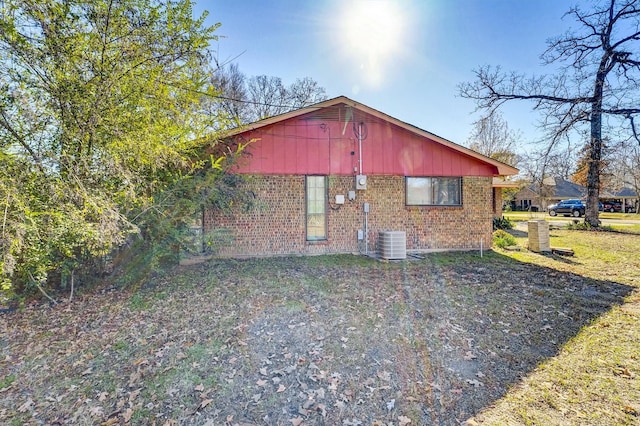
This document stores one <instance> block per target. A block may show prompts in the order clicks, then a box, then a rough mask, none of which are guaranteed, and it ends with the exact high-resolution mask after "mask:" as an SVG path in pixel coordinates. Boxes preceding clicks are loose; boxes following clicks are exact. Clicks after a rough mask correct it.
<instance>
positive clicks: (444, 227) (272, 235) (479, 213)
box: [205, 175, 493, 256]
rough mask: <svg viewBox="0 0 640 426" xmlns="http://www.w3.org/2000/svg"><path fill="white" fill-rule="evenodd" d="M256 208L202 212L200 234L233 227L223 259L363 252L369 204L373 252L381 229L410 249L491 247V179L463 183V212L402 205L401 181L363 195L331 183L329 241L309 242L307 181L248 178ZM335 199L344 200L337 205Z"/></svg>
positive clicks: (371, 181) (348, 180)
mask: <svg viewBox="0 0 640 426" xmlns="http://www.w3.org/2000/svg"><path fill="white" fill-rule="evenodd" d="M247 185H250V187H251V188H252V190H253V192H254V193H255V194H256V198H257V202H256V205H255V206H254V207H253V208H252V209H251V210H250V211H248V212H241V211H234V212H232V213H226V214H220V213H215V212H213V211H207V212H206V213H205V229H207V230H208V229H212V228H223V229H230V230H231V231H232V234H233V238H234V239H233V242H232V243H230V244H228V245H225V246H224V247H222V248H221V249H220V251H219V253H218V254H219V255H221V256H264V255H285V254H299V255H307V254H324V253H358V252H364V251H365V249H366V245H365V242H364V241H361V242H359V241H358V240H357V231H358V229H362V230H364V229H365V225H364V221H365V213H364V212H363V203H365V202H366V203H369V205H370V212H369V214H368V228H369V232H368V241H369V243H368V250H369V251H375V246H376V242H377V239H378V232H379V231H405V232H406V234H407V250H413V251H429V250H457V249H477V248H479V247H480V241H481V240H482V241H483V244H484V246H485V247H487V246H490V245H491V232H492V217H493V205H492V201H493V197H492V187H491V178H490V177H464V178H463V180H462V200H463V201H462V206H459V207H435V206H434V207H427V206H406V205H405V184H404V177H402V176H368V181H367V189H366V190H364V191H356V199H355V200H353V201H349V200H348V197H347V194H348V191H349V190H353V189H354V177H353V176H330V177H329V178H328V187H329V188H328V189H329V197H328V199H329V207H328V208H327V215H328V228H327V230H328V239H327V240H326V241H313V242H310V241H306V234H305V232H306V231H305V178H304V176H273V175H265V176H253V177H251V178H250V179H249V182H248V183H247ZM336 194H342V195H344V196H345V203H344V204H343V205H336V204H335V196H336Z"/></svg>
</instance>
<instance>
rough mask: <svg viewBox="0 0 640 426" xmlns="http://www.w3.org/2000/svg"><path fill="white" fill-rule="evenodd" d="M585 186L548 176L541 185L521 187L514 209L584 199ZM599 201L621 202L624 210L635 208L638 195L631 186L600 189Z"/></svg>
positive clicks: (542, 208) (539, 208)
mask: <svg viewBox="0 0 640 426" xmlns="http://www.w3.org/2000/svg"><path fill="white" fill-rule="evenodd" d="M586 196H587V188H586V187H584V186H582V185H579V184H577V183H574V182H571V181H568V180H566V179H562V178H558V177H548V178H545V179H544V180H543V181H542V186H540V185H538V184H531V185H529V186H528V187H525V188H522V189H521V190H520V191H518V192H517V193H516V195H515V197H514V201H513V205H512V207H513V209H514V210H531V211H546V210H547V206H549V205H551V204H556V203H558V202H559V201H561V200H570V199H585V198H586ZM599 198H600V201H601V202H603V203H604V202H607V201H616V202H619V203H621V205H622V208H623V209H624V211H630V210H635V206H636V204H637V200H638V195H637V194H636V193H635V191H633V190H632V189H631V188H627V187H624V188H622V189H621V190H620V191H613V190H609V189H602V190H600V197H599Z"/></svg>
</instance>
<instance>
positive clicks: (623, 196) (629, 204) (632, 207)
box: [612, 186, 640, 212]
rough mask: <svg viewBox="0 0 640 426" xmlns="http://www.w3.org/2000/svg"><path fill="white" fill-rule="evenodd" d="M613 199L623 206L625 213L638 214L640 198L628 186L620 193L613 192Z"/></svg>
mask: <svg viewBox="0 0 640 426" xmlns="http://www.w3.org/2000/svg"><path fill="white" fill-rule="evenodd" d="M612 195H613V197H612V198H614V199H615V200H616V201H619V202H620V203H621V204H622V211H624V212H638V211H639V210H640V209H639V208H638V207H639V206H638V204H639V203H640V196H639V195H638V193H637V192H636V191H634V190H633V189H632V188H630V187H628V186H624V187H623V188H622V189H620V190H619V191H615V192H613V194H612Z"/></svg>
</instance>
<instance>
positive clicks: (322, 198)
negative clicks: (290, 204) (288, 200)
mask: <svg viewBox="0 0 640 426" xmlns="http://www.w3.org/2000/svg"><path fill="white" fill-rule="evenodd" d="M306 194H307V240H309V241H318V240H326V239H327V177H326V176H307V183H306Z"/></svg>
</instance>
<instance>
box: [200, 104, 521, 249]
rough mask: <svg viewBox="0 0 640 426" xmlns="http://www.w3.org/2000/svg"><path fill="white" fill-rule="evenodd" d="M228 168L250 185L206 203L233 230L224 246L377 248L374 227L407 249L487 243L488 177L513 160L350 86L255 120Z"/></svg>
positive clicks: (215, 220) (207, 223)
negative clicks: (376, 102) (430, 128)
mask: <svg viewBox="0 0 640 426" xmlns="http://www.w3.org/2000/svg"><path fill="white" fill-rule="evenodd" d="M230 137H231V138H235V139H236V140H238V141H241V142H242V141H244V142H243V143H246V142H247V141H253V142H252V143H250V144H249V145H248V146H247V148H246V154H247V155H245V156H244V158H243V159H242V160H241V161H240V162H239V163H238V164H237V165H236V166H235V168H234V169H233V171H232V172H233V173H239V174H242V175H245V176H246V177H247V179H246V183H245V185H247V187H248V188H250V189H251V190H252V191H253V193H254V194H255V196H256V203H255V206H253V207H252V208H251V209H250V210H248V211H243V210H242V209H236V210H235V211H232V212H217V211H214V210H208V211H206V212H205V214H204V228H205V231H210V230H215V229H226V230H230V231H231V234H232V235H233V242H232V243H230V244H228V245H225V246H223V247H221V248H220V250H219V252H218V255H220V256H233V257H238V256H273V255H311V254H326V253H363V254H372V253H375V251H376V247H377V245H378V243H379V235H380V232H381V231H401V232H404V235H405V238H406V250H407V251H416V252H420V251H431V250H469V249H477V248H480V247H481V245H483V244H484V246H485V247H486V246H490V245H491V239H492V218H493V216H494V213H495V206H501V204H502V203H501V200H498V197H499V196H500V194H501V192H500V188H498V187H496V188H494V187H493V185H492V181H493V178H494V177H498V176H508V175H514V174H516V173H517V172H518V170H517V169H515V168H513V167H511V166H509V165H506V164H503V163H501V162H499V161H496V160H493V159H490V158H488V157H485V156H483V155H481V154H478V153H477V152H475V151H472V150H470V149H468V148H465V147H462V146H460V145H457V144H455V143H453V142H450V141H448V140H446V139H443V138H441V137H439V136H436V135H434V134H432V133H429V132H427V131H425V130H422V129H419V128H417V127H415V126H412V125H410V124H408V123H405V122H403V121H401V120H398V119H396V118H393V117H391V116H389V115H386V114H384V113H382V112H380V111H377V110H375V109H373V108H370V107H368V106H366V105H363V104H361V103H358V102H356V101H353V100H351V99H349V98H346V97H337V98H334V99H330V100H327V101H324V102H320V103H318V104H314V105H312V106H309V107H305V108H302V109H298V110H295V111H291V112H289V113H285V114H282V115H279V116H276V117H271V118H268V119H265V120H261V121H258V122H255V123H253V124H251V125H248V126H247V127H245V128H243V129H241V130H237V131H235V132H233V133H232V134H231V135H230Z"/></svg>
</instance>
